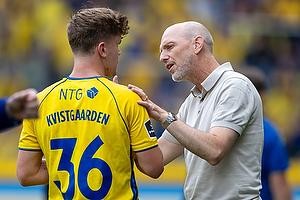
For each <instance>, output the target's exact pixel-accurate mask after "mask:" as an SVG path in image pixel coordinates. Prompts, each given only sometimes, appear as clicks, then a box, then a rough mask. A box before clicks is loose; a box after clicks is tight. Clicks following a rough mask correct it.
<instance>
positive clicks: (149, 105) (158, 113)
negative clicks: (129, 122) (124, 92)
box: [128, 84, 168, 123]
mask: <svg viewBox="0 0 300 200" xmlns="http://www.w3.org/2000/svg"><path fill="white" fill-rule="evenodd" d="M128 87H129V88H130V89H131V90H132V91H133V92H135V93H136V94H138V95H139V96H140V97H141V99H142V101H138V102H137V103H138V104H139V105H141V106H144V107H145V108H146V109H147V111H148V113H149V116H150V117H151V118H153V119H155V120H156V121H158V122H160V123H163V122H164V121H166V119H167V118H168V112H167V111H165V110H164V109H162V108H161V107H159V106H158V105H156V104H155V103H153V102H152V101H150V99H149V98H148V96H147V95H146V93H145V92H144V91H143V90H142V89H141V88H138V87H137V86H134V85H131V84H129V85H128Z"/></svg>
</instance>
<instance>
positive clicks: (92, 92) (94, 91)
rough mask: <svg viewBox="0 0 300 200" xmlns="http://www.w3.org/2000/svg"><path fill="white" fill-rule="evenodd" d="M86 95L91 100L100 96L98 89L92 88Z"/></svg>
mask: <svg viewBox="0 0 300 200" xmlns="http://www.w3.org/2000/svg"><path fill="white" fill-rule="evenodd" d="M86 93H87V96H88V97H89V98H91V99H93V98H94V97H95V96H96V95H97V94H98V90H97V88H95V87H92V88H91V89H89V90H88V91H87V92H86Z"/></svg>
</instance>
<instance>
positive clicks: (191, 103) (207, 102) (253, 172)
mask: <svg viewBox="0 0 300 200" xmlns="http://www.w3.org/2000/svg"><path fill="white" fill-rule="evenodd" d="M160 52H161V55H160V60H161V61H162V62H163V63H164V64H165V67H166V68H167V69H168V70H169V72H170V73H171V74H172V78H173V80H174V81H183V80H187V81H190V82H191V83H193V84H194V85H195V86H194V87H193V88H192V90H191V93H190V95H189V96H188V97H187V98H186V100H185V102H184V103H183V104H182V105H181V107H180V109H179V113H178V114H177V115H174V114H173V113H171V112H167V111H165V110H164V109H162V108H160V107H159V106H157V105H156V104H154V103H153V102H151V101H150V100H149V99H148V97H147V95H146V94H145V93H144V92H143V90H142V89H140V88H137V87H135V86H132V85H129V87H131V88H132V90H133V91H135V92H136V93H138V94H139V95H140V96H141V98H142V99H143V101H138V103H139V104H140V105H142V106H144V107H146V108H147V110H148V112H149V114H150V116H151V117H152V118H153V119H155V120H157V121H158V122H160V123H161V124H162V125H163V126H164V127H165V128H166V130H165V132H164V133H163V135H162V137H161V138H160V139H159V147H160V148H161V150H162V152H163V159H164V164H165V165H166V164H168V163H169V162H171V161H172V160H174V159H175V158H177V157H178V156H180V155H181V154H183V153H184V158H185V163H186V168H187V177H186V180H185V184H184V195H185V198H186V199H187V200H190V199H201V200H202V199H205V200H208V199H215V200H223V199H228V200H233V199H234V200H236V199H243V200H244V199H260V197H259V191H260V189H261V156H262V149H263V112H262V102H261V99H260V96H259V94H258V92H257V90H256V89H255V87H254V86H253V84H252V83H251V82H250V81H249V79H247V78H246V77H245V76H243V75H242V74H240V73H237V72H235V71H234V70H233V68H232V66H231V64H230V63H229V62H227V63H224V64H222V65H220V64H219V63H218V62H217V61H216V60H215V58H214V56H213V39H212V36H211V34H210V33H209V31H208V30H207V29H206V27H204V26H203V25H202V24H200V23H198V22H184V23H179V24H175V25H172V26H170V27H168V28H167V29H166V30H165V32H164V34H163V36H162V39H161V45H160ZM170 98H172V97H170ZM166 101H167V99H166Z"/></svg>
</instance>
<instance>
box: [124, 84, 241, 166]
mask: <svg viewBox="0 0 300 200" xmlns="http://www.w3.org/2000/svg"><path fill="white" fill-rule="evenodd" d="M129 87H130V88H131V89H132V91H134V92H135V93H137V94H138V95H139V96H140V97H141V99H143V100H144V101H138V104H139V105H142V106H144V107H145V108H146V109H147V111H148V113H149V116H150V117H152V118H153V119H155V120H156V121H158V122H160V123H161V124H163V122H164V121H165V120H166V119H167V118H168V112H167V111H165V110H164V109H162V108H160V107H159V106H158V105H156V104H154V103H153V102H152V101H150V100H149V99H148V97H147V95H146V94H145V93H144V91H143V90H142V89H140V88H138V87H136V86H133V85H129ZM167 130H168V131H169V133H171V134H172V135H173V136H174V137H175V138H176V139H177V141H178V142H179V143H180V144H181V145H182V146H184V147H185V148H186V149H188V150H189V151H191V152H193V153H194V154H196V155H197V156H199V157H201V158H203V159H205V160H206V161H207V162H209V163H210V164H211V165H217V164H218V163H219V162H220V161H221V160H222V158H223V157H224V156H225V155H226V153H227V152H228V150H229V149H230V148H231V147H232V145H233V144H234V142H235V141H236V139H237V138H238V136H239V135H238V133H237V132H235V131H234V130H232V129H229V128H225V127H213V128H212V129H211V130H210V132H209V133H206V132H202V131H200V130H197V129H195V128H193V127H191V126H189V125H187V124H185V123H184V122H182V121H181V120H179V119H178V120H176V121H174V122H172V123H171V124H170V125H169V126H168V127H167Z"/></svg>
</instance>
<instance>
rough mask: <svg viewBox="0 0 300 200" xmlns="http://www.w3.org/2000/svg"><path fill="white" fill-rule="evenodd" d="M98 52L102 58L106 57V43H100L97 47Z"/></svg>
mask: <svg viewBox="0 0 300 200" xmlns="http://www.w3.org/2000/svg"><path fill="white" fill-rule="evenodd" d="M97 51H98V54H99V56H101V57H104V58H105V57H106V47H105V42H100V43H99V44H98V46H97Z"/></svg>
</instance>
